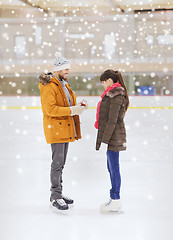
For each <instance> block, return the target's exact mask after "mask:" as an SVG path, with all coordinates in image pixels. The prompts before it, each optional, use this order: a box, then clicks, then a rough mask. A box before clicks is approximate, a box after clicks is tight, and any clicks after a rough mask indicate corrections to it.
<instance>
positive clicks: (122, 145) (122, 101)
mask: <svg viewBox="0 0 173 240" xmlns="http://www.w3.org/2000/svg"><path fill="white" fill-rule="evenodd" d="M126 104H127V102H126V98H125V91H124V89H123V88H122V87H116V88H114V89H112V90H110V91H109V92H107V94H106V95H105V96H104V97H103V99H102V102H101V105H100V111H99V125H98V133H97V141H96V150H99V148H100V145H101V142H103V143H106V144H108V150H111V151H115V152H117V151H122V150H126V130H125V126H124V115H125V106H126Z"/></svg>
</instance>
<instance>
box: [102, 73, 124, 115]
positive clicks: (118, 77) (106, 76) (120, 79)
mask: <svg viewBox="0 0 173 240" xmlns="http://www.w3.org/2000/svg"><path fill="white" fill-rule="evenodd" d="M109 78H111V79H112V81H113V82H114V83H116V82H119V83H120V84H121V86H122V87H123V88H124V90H125V98H126V100H127V105H126V111H127V109H128V107H129V96H128V92H127V88H126V86H125V83H124V81H123V77H122V75H121V73H120V72H119V71H114V70H111V69H108V70H106V71H104V72H103V73H102V74H101V76H100V81H101V82H103V81H106V80H107V79H109Z"/></svg>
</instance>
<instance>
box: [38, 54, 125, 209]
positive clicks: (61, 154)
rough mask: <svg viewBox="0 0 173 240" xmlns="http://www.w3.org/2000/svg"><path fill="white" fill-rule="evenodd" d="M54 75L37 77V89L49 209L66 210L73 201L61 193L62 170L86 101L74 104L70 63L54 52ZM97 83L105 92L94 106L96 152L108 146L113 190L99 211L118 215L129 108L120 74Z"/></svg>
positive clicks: (111, 74)
mask: <svg viewBox="0 0 173 240" xmlns="http://www.w3.org/2000/svg"><path fill="white" fill-rule="evenodd" d="M55 56H56V59H55V62H54V67H53V73H48V74H45V73H42V74H41V75H40V76H39V89H40V94H41V105H42V112H43V126H44V133H45V137H46V141H47V143H48V144H51V150H52V164H51V173H50V180H51V196H50V201H51V206H52V208H53V209H55V210H58V211H59V210H67V209H68V205H69V204H73V200H72V199H70V198H68V197H66V196H64V195H63V194H62V171H63V168H64V165H65V162H66V157H67V151H68V146H69V142H73V141H75V140H78V139H80V138H81V132H80V121H79V115H80V114H82V112H83V111H84V110H85V109H87V108H88V104H87V102H85V103H83V102H80V103H78V104H76V96H75V94H74V92H73V91H72V90H71V88H70V87H69V85H68V83H67V80H66V79H67V75H68V74H69V69H70V64H69V62H68V61H67V59H66V58H64V57H63V56H62V55H61V53H56V55H55ZM100 81H101V84H102V86H103V87H104V89H105V91H104V92H103V94H102V95H101V101H100V102H99V103H98V105H97V113H96V122H95V127H96V128H97V129H98V134H97V141H96V150H99V148H100V145H101V142H102V143H105V144H107V145H108V148H107V167H108V171H109V173H110V180H111V185H112V188H111V190H110V200H109V201H108V202H107V203H105V204H103V205H101V207H100V211H101V212H120V211H121V203H120V186H121V176H120V171H119V151H122V150H125V149H126V131H125V126H124V120H123V119H124V115H125V112H126V110H127V108H128V105H129V99H128V94H127V90H126V87H125V84H124V81H123V79H122V76H121V73H120V72H118V71H113V70H106V71H105V72H104V73H103V74H102V75H101V76H100Z"/></svg>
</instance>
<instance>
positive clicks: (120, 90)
mask: <svg viewBox="0 0 173 240" xmlns="http://www.w3.org/2000/svg"><path fill="white" fill-rule="evenodd" d="M118 95H122V96H124V95H125V91H124V88H123V87H116V88H113V89H112V90H110V91H108V92H107V93H106V96H108V97H110V98H113V97H115V96H118Z"/></svg>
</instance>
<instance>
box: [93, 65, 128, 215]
mask: <svg viewBox="0 0 173 240" xmlns="http://www.w3.org/2000/svg"><path fill="white" fill-rule="evenodd" d="M100 81H101V84H102V86H103V87H104V89H105V91H104V92H103V94H102V95H101V98H102V99H101V101H100V102H99V103H98V105H97V114H96V122H95V127H96V128H97V129H98V133H97V141H96V150H99V148H100V145H101V143H106V144H107V145H108V146H107V168H108V171H109V174H110V180H111V186H112V188H111V190H110V200H109V201H108V202H107V203H105V204H103V205H101V207H100V211H101V212H120V211H121V202H120V186H121V176H120V170H119V151H123V150H126V130H125V126H124V116H125V112H126V111H127V109H128V106H129V98H128V93H127V89H126V86H125V84H124V81H123V78H122V75H121V73H120V72H119V71H114V70H110V69H108V70H106V71H105V72H104V73H102V75H101V76H100Z"/></svg>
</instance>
